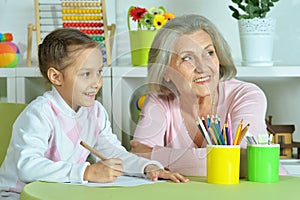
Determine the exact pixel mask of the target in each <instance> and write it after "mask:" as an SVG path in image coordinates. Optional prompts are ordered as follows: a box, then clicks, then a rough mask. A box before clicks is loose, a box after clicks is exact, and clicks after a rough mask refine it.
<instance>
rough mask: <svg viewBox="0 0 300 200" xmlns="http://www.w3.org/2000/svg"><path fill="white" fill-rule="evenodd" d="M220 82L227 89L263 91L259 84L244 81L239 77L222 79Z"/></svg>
mask: <svg viewBox="0 0 300 200" xmlns="http://www.w3.org/2000/svg"><path fill="white" fill-rule="evenodd" d="M220 84H221V85H222V86H223V88H225V89H229V90H230V89H232V90H239V91H240V92H241V91H242V90H245V91H249V90H250V91H262V90H261V88H260V87H259V86H258V85H256V84H255V83H251V82H247V81H242V80H238V79H230V80H226V81H221V82H220Z"/></svg>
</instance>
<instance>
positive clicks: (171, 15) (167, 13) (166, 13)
mask: <svg viewBox="0 0 300 200" xmlns="http://www.w3.org/2000/svg"><path fill="white" fill-rule="evenodd" d="M164 16H165V18H166V19H167V20H168V21H170V20H171V19H173V18H175V15H174V14H173V13H170V12H165V13H164Z"/></svg>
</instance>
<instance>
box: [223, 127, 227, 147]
mask: <svg viewBox="0 0 300 200" xmlns="http://www.w3.org/2000/svg"><path fill="white" fill-rule="evenodd" d="M222 134H223V138H224V144H225V145H227V144H228V141H227V136H226V129H225V124H224V126H223V128H222Z"/></svg>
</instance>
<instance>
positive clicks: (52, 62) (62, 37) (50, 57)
mask: <svg viewBox="0 0 300 200" xmlns="http://www.w3.org/2000/svg"><path fill="white" fill-rule="evenodd" d="M97 46H98V43H97V42H96V41H94V40H93V39H92V38H91V37H89V36H88V35H86V34H84V33H82V32H80V31H79V30H76V29H68V28H59V29H56V30H54V31H52V32H51V33H50V34H48V35H47V36H46V37H45V39H44V40H43V43H42V44H40V45H39V47H38V61H39V68H40V71H41V74H42V75H43V76H44V78H46V79H47V80H48V81H49V78H48V76H47V71H48V69H49V68H50V67H53V68H55V69H57V70H58V71H61V70H63V69H65V68H66V67H68V66H70V65H71V64H73V63H74V62H75V61H76V55H77V54H78V53H80V51H81V50H84V49H88V48H95V47H97Z"/></svg>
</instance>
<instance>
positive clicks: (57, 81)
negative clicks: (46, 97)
mask: <svg viewBox="0 0 300 200" xmlns="http://www.w3.org/2000/svg"><path fill="white" fill-rule="evenodd" d="M47 76H48V78H49V80H50V82H51V83H52V84H53V85H56V86H61V85H62V82H63V74H62V73H61V72H60V71H58V70H57V69H55V68H54V67H50V68H49V69H48V71H47Z"/></svg>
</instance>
